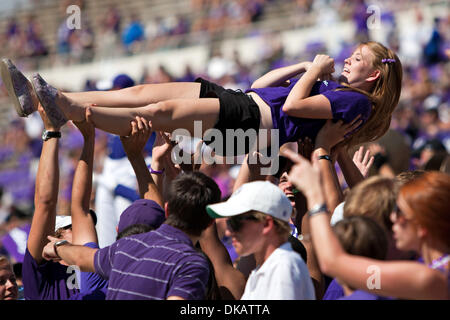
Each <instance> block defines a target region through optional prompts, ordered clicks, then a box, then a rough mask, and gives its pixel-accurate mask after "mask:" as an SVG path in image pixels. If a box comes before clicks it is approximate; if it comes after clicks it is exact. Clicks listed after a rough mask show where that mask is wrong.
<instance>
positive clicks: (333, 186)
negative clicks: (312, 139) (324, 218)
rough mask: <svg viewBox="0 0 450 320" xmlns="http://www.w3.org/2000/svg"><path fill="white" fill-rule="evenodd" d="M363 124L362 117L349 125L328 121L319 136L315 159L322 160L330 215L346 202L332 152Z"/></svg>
mask: <svg viewBox="0 0 450 320" xmlns="http://www.w3.org/2000/svg"><path fill="white" fill-rule="evenodd" d="M361 122H362V121H361V120H360V116H357V117H356V118H355V119H353V121H352V122H350V123H348V124H345V123H343V122H342V121H341V120H339V121H338V122H336V123H333V122H332V121H331V120H328V121H327V122H326V123H325V125H324V126H323V127H322V128H321V129H320V131H319V133H318V134H317V137H316V143H315V150H314V153H313V157H315V158H316V159H320V160H319V167H320V173H321V176H322V187H323V190H324V193H325V195H326V203H327V207H328V210H329V211H330V213H332V212H333V211H334V209H335V208H336V207H337V205H338V204H339V203H341V202H342V201H343V200H344V195H343V193H342V190H341V187H340V184H339V180H338V177H337V174H336V170H335V168H334V163H333V161H332V157H331V150H332V148H333V147H334V146H336V145H337V144H338V143H339V142H341V141H343V140H344V139H345V136H346V135H347V134H348V133H349V132H352V131H353V130H354V129H355V128H357V127H358V126H359V125H360V124H361ZM330 218H331V216H330Z"/></svg>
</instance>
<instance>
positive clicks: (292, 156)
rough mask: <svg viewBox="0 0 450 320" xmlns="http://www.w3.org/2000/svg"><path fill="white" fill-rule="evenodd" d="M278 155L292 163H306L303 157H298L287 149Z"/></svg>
mask: <svg viewBox="0 0 450 320" xmlns="http://www.w3.org/2000/svg"><path fill="white" fill-rule="evenodd" d="M280 155H282V156H284V157H286V158H288V159H289V160H291V161H292V162H293V163H302V162H304V161H308V160H306V159H305V158H304V157H302V156H301V155H299V154H298V153H295V152H294V151H292V150H289V149H284V150H282V151H280Z"/></svg>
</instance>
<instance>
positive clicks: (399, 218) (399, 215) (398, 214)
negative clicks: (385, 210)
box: [391, 204, 413, 225]
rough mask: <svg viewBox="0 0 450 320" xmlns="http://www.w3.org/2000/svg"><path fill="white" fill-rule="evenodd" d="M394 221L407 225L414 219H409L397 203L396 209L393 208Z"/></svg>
mask: <svg viewBox="0 0 450 320" xmlns="http://www.w3.org/2000/svg"><path fill="white" fill-rule="evenodd" d="M391 217H392V219H391V220H392V222H393V223H399V224H400V225H405V224H407V223H408V222H411V221H412V220H413V219H408V218H406V216H405V214H404V213H403V211H402V210H400V208H399V207H398V205H397V204H395V205H394V209H393V210H392V214H391Z"/></svg>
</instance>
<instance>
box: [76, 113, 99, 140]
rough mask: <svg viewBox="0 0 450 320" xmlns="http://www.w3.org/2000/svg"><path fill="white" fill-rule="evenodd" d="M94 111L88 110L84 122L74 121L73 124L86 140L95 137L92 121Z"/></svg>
mask: <svg viewBox="0 0 450 320" xmlns="http://www.w3.org/2000/svg"><path fill="white" fill-rule="evenodd" d="M91 117H92V111H91V108H89V107H88V108H86V119H85V120H83V121H73V124H74V125H75V126H76V127H77V128H78V130H80V132H81V134H82V135H83V137H84V138H85V139H86V138H88V137H93V136H95V127H94V124H93V123H92V120H91Z"/></svg>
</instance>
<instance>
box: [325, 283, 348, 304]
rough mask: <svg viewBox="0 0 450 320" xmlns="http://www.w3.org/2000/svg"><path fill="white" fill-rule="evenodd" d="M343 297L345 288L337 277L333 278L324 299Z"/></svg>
mask: <svg viewBox="0 0 450 320" xmlns="http://www.w3.org/2000/svg"><path fill="white" fill-rule="evenodd" d="M343 297H344V289H342V286H341V285H340V284H339V283H338V282H337V281H336V279H333V281H331V282H330V284H329V285H328V288H327V291H325V294H324V295H323V298H322V300H338V299H340V298H343Z"/></svg>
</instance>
